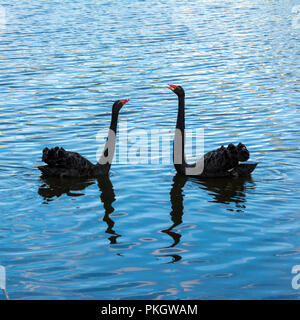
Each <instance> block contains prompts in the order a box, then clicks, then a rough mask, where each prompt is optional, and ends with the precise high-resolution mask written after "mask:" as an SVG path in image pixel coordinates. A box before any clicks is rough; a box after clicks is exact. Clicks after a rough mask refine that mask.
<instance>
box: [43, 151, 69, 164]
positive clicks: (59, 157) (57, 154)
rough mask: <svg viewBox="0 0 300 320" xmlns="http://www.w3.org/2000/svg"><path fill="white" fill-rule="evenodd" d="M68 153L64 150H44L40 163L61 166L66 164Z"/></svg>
mask: <svg viewBox="0 0 300 320" xmlns="http://www.w3.org/2000/svg"><path fill="white" fill-rule="evenodd" d="M67 158H68V153H67V151H66V150H65V149H64V148H59V147H55V148H51V149H48V148H44V150H43V156H42V161H43V162H45V163H47V164H48V165H49V166H57V167H58V166H62V165H64V164H65V163H66V160H67Z"/></svg>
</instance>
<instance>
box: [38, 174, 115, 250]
mask: <svg viewBox="0 0 300 320" xmlns="http://www.w3.org/2000/svg"><path fill="white" fill-rule="evenodd" d="M41 180H42V181H43V184H42V185H41V186H40V187H39V190H38V194H39V195H40V196H42V197H43V198H44V200H45V201H46V202H48V201H51V200H52V198H54V197H60V196H61V195H63V194H67V195H68V196H72V197H74V196H76V197H78V196H82V195H84V193H80V192H78V191H82V190H84V189H85V188H87V187H88V186H90V185H92V184H94V183H95V180H94V179H85V178H69V179H67V178H65V179H60V178H55V177H45V176H43V175H42V176H41ZM97 182H98V187H99V190H100V199H101V202H102V203H103V207H104V211H105V214H104V217H103V219H102V220H103V221H104V222H105V223H106V224H107V229H106V231H105V232H106V233H108V234H110V235H111V236H110V237H109V238H108V239H109V241H110V244H116V243H117V238H118V237H120V235H119V234H117V233H116V232H115V231H114V230H113V227H114V224H115V223H114V221H113V220H112V219H111V217H110V215H111V213H112V212H114V207H113V205H112V204H113V202H114V201H115V200H116V197H115V192H114V188H113V185H112V183H111V180H110V178H109V176H108V175H106V176H101V177H100V178H98V179H97ZM75 191H77V192H75Z"/></svg>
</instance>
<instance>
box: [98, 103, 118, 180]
mask: <svg viewBox="0 0 300 320" xmlns="http://www.w3.org/2000/svg"><path fill="white" fill-rule="evenodd" d="M118 117H119V111H116V110H114V109H113V111H112V115H111V122H110V126H109V132H108V136H107V139H106V143H105V146H104V150H103V153H102V156H101V158H100V159H99V161H98V163H97V164H96V166H95V167H96V170H99V171H101V174H102V175H103V174H108V172H109V170H110V166H111V163H112V160H113V156H114V153H115V147H116V138H117V126H118Z"/></svg>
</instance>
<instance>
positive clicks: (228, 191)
mask: <svg viewBox="0 0 300 320" xmlns="http://www.w3.org/2000/svg"><path fill="white" fill-rule="evenodd" d="M188 180H190V181H192V182H193V183H196V184H197V185H199V187H200V189H202V190H205V191H207V193H208V194H209V196H210V197H212V199H211V198H210V199H209V200H208V201H210V202H217V203H224V204H228V205H230V204H235V207H236V208H237V209H235V208H232V206H228V208H227V210H228V211H236V212H243V210H244V209H245V208H246V206H245V203H246V192H247V191H248V190H250V189H252V188H254V182H253V181H252V178H251V176H245V177H239V178H234V179H233V178H214V179H203V180H200V179H195V178H189V177H187V176H183V175H181V174H178V173H177V174H176V175H175V176H174V177H173V184H172V188H171V191H170V201H171V207H172V210H171V212H170V216H171V221H172V224H171V226H170V227H169V228H167V229H164V230H162V232H164V233H166V234H168V235H169V236H170V237H171V238H172V240H173V243H172V244H171V245H170V246H168V247H165V248H173V247H175V246H176V245H178V243H179V242H180V238H181V234H180V233H178V232H175V231H174V230H173V229H174V228H176V227H177V226H179V225H180V224H181V223H182V217H183V213H184V212H183V210H184V206H183V199H184V194H183V188H184V186H185V184H186V182H187V181H188ZM164 256H166V255H164ZM167 256H170V257H172V261H171V263H173V262H176V261H179V260H181V258H182V257H181V256H180V255H178V254H168V255H167Z"/></svg>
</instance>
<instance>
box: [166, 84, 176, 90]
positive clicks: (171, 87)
mask: <svg viewBox="0 0 300 320" xmlns="http://www.w3.org/2000/svg"><path fill="white" fill-rule="evenodd" d="M177 87H178V86H175V85H174V84H169V83H168V87H167V88H168V89H170V90H171V91H174V90H175V89H176V88H177Z"/></svg>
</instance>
